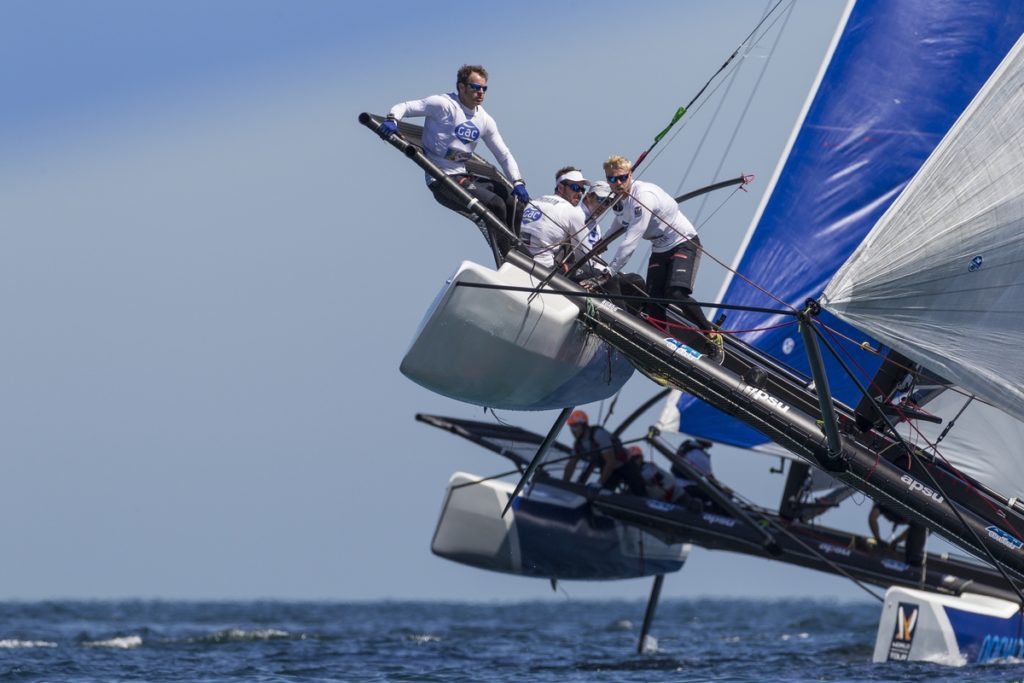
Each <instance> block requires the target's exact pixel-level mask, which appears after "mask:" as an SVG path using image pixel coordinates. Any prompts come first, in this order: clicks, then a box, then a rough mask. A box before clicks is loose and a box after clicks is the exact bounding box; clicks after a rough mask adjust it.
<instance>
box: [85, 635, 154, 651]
mask: <svg viewBox="0 0 1024 683" xmlns="http://www.w3.org/2000/svg"><path fill="white" fill-rule="evenodd" d="M82 645H83V646H84V647H109V648H113V649H115V650H130V649H131V648H133V647H138V646H140V645H142V636H119V637H117V638H108V639H107V640H89V641H86V642H84V643H82Z"/></svg>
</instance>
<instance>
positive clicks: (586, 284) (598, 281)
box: [580, 273, 612, 292]
mask: <svg viewBox="0 0 1024 683" xmlns="http://www.w3.org/2000/svg"><path fill="white" fill-rule="evenodd" d="M611 279H612V276H611V275H610V274H609V273H601V274H600V275H596V276H594V277H588V278H587V279H586V280H584V281H582V282H581V283H580V287H582V288H583V289H585V290H587V291H588V292H590V291H593V290H595V289H597V288H598V287H602V286H603V285H604V284H605V283H606V282H608V281H609V280H611Z"/></svg>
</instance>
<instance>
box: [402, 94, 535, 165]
mask: <svg viewBox="0 0 1024 683" xmlns="http://www.w3.org/2000/svg"><path fill="white" fill-rule="evenodd" d="M389 113H390V114H391V115H392V116H394V117H395V118H396V119H398V120H399V121H401V120H402V119H403V118H405V117H406V116H422V117H424V118H425V120H424V122H423V153H424V154H425V155H426V157H427V158H428V159H430V160H431V161H432V162H434V163H435V164H437V166H438V168H440V169H441V170H442V171H444V172H445V174H446V175H454V174H458V173H465V172H466V160H467V159H469V158H470V157H471V156H472V155H473V151H474V150H475V149H476V145H477V143H478V142H479V141H480V140H483V141H484V143H485V144H486V145H487V148H488V149H490V150H491V153H492V154H493V155H494V158H495V159H496V160H497V162H498V165H499V166H501V170H502V171H504V172H505V177H507V178H508V179H509V180H513V181H514V180H518V179H519V178H520V175H519V166H518V165H517V164H516V160H515V159H514V158H513V157H512V152H510V151H509V149H508V146H507V145H506V144H505V141H504V140H502V138H501V133H499V132H498V124H496V123H495V122H494V119H492V118H491V116H490V114H488V113H487V112H485V111H484V108H483V107H476V108H474V109H469V108H467V107H465V106H463V104H462V103H461V102H459V98H458V96H457V95H456V94H455V93H448V94H446V95H431V96H430V97H425V98H423V99H422V100H410V101H408V102H401V103H399V104H396V105H395V106H393V107H391V111H390V112H389ZM433 180H434V179H433V178H431V177H430V175H429V174H427V184H428V185H429V184H430V183H431V182H433Z"/></svg>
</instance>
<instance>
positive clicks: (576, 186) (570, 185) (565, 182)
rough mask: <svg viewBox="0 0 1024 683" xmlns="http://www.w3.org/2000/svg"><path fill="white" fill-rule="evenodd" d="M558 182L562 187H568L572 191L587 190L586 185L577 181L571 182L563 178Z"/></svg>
mask: <svg viewBox="0 0 1024 683" xmlns="http://www.w3.org/2000/svg"><path fill="white" fill-rule="evenodd" d="M560 184H561V185H562V187H568V188H569V189H570V190H572V191H573V192H586V191H587V186H586V185H579V184H577V183H571V182H569V181H568V180H563V181H562V182H561V183H560Z"/></svg>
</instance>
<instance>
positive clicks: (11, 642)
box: [0, 638, 57, 650]
mask: <svg viewBox="0 0 1024 683" xmlns="http://www.w3.org/2000/svg"><path fill="white" fill-rule="evenodd" d="M21 647H57V643H51V642H50V641H48V640H17V639H15V638H5V639H3V640H0V648H6V649H8V650H14V649H17V648H21Z"/></svg>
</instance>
